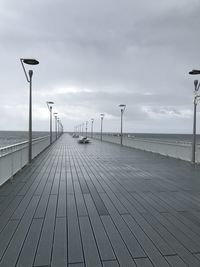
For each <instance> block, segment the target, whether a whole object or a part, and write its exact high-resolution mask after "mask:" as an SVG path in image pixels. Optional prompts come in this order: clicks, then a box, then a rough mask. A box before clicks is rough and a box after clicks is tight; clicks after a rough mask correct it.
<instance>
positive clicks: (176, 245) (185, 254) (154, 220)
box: [144, 213, 199, 266]
mask: <svg viewBox="0 0 200 267" xmlns="http://www.w3.org/2000/svg"><path fill="white" fill-rule="evenodd" d="M144 216H145V217H146V219H147V220H148V222H149V223H150V224H151V225H152V227H154V228H155V229H156V231H157V232H158V233H159V234H160V235H161V236H162V237H163V238H164V239H165V240H166V241H167V243H168V244H170V246H171V247H172V248H173V249H174V251H175V252H176V253H177V254H178V255H179V256H180V257H181V258H182V259H183V260H184V262H186V263H187V264H188V265H189V266H198V265H199V262H198V260H197V259H196V258H195V257H194V256H193V255H192V254H191V253H190V252H189V251H188V250H187V249H186V248H185V247H184V246H183V245H182V244H181V243H180V242H179V241H178V240H177V239H176V238H175V237H174V236H173V235H172V234H171V233H170V232H169V231H168V230H167V229H166V228H165V227H164V226H163V225H162V223H161V222H160V220H159V217H158V216H156V217H154V216H152V215H150V214H149V213H146V214H144Z"/></svg>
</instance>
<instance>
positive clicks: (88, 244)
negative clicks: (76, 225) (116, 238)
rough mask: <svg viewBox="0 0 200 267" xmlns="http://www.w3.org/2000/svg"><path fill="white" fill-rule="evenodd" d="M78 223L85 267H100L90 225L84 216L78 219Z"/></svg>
mask: <svg viewBox="0 0 200 267" xmlns="http://www.w3.org/2000/svg"><path fill="white" fill-rule="evenodd" d="M79 221H80V228H81V237H82V241H83V250H84V258H85V264H86V266H87V267H94V266H95V267H101V266H102V265H101V260H100V256H99V253H98V249H97V245H96V242H95V238H94V235H93V232H92V228H91V225H90V221H89V219H88V217H86V216H85V217H80V218H79Z"/></svg>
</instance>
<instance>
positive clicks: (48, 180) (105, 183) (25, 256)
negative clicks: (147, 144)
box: [0, 134, 200, 267]
mask: <svg viewBox="0 0 200 267" xmlns="http://www.w3.org/2000/svg"><path fill="white" fill-rule="evenodd" d="M0 260H1V261H0V266H1V267H14V266H17V267H19V266H20V267H22V266H24V267H29V266H31V267H32V266H35V267H36V266H37V267H39V266H40V267H41V266H45V267H47V266H49V267H50V266H51V267H62V266H63V267H64V266H69V267H83V266H87V267H98V266H103V267H116V266H122V267H129V266H131V267H133V266H138V267H147V266H149V267H150V266H157V267H165V266H174V267H179V266H180V267H184V266H191V267H199V266H200V168H199V167H198V168H193V167H192V166H191V165H190V164H189V163H186V162H183V161H179V160H175V159H169V158H165V157H162V156H159V155H155V154H152V153H148V152H142V151H139V150H134V149H129V148H125V147H120V146H118V145H114V144H109V143H104V142H99V141H93V142H92V143H91V144H88V145H82V144H77V140H75V139H72V138H71V137H70V136H68V135H67V134H65V135H63V136H62V137H61V139H60V140H59V141H57V143H56V144H54V145H53V147H51V148H49V149H48V150H46V151H45V152H43V153H42V154H41V155H40V156H39V157H37V158H36V159H35V160H34V161H33V164H32V165H30V166H27V167H25V168H24V169H23V170H22V171H21V172H20V173H19V174H17V175H16V176H15V178H14V179H13V180H12V181H11V182H8V183H7V184H5V185H4V186H2V187H1V188H0Z"/></svg>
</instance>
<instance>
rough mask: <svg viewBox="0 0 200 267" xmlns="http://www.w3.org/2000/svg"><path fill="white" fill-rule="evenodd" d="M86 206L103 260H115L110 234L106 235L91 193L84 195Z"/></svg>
mask: <svg viewBox="0 0 200 267" xmlns="http://www.w3.org/2000/svg"><path fill="white" fill-rule="evenodd" d="M84 198H85V202H86V206H87V209H88V213H89V217H90V221H91V224H92V228H93V231H94V235H95V238H96V242H97V246H98V250H99V253H100V257H101V260H103V261H106V260H113V259H116V257H115V255H114V252H113V249H112V246H111V244H110V241H109V239H108V236H107V235H106V232H105V229H104V227H103V224H102V222H101V219H100V217H99V214H98V212H97V210H96V207H95V205H94V202H93V200H92V198H91V196H90V195H84Z"/></svg>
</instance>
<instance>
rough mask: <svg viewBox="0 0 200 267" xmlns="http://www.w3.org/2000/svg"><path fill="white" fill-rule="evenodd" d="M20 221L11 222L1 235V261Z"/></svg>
mask: <svg viewBox="0 0 200 267" xmlns="http://www.w3.org/2000/svg"><path fill="white" fill-rule="evenodd" d="M18 223H19V221H10V222H8V224H7V225H6V227H5V228H4V230H3V231H2V232H1V234H0V240H1V242H0V261H1V259H2V256H3V254H4V252H5V251H6V249H7V246H8V244H9V242H10V240H11V238H12V236H13V234H14V232H15V230H16V228H17V226H18Z"/></svg>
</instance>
